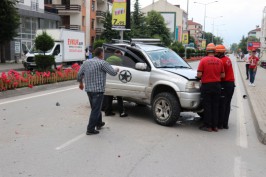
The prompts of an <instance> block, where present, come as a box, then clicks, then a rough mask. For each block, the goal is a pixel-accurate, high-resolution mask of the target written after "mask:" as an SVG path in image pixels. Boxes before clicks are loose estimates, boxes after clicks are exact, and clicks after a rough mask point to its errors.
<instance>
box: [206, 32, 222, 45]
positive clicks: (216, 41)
mask: <svg viewBox="0 0 266 177" xmlns="http://www.w3.org/2000/svg"><path fill="white" fill-rule="evenodd" d="M203 33H204V35H205V39H206V44H209V43H212V37H213V43H214V44H215V45H216V44H223V39H222V38H220V37H215V36H214V35H213V34H212V33H205V32H203Z"/></svg>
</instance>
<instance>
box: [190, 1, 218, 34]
mask: <svg viewBox="0 0 266 177" xmlns="http://www.w3.org/2000/svg"><path fill="white" fill-rule="evenodd" d="M215 2H218V1H212V2H208V3H202V2H194V3H195V4H201V5H204V7H205V8H204V25H203V27H204V29H203V30H204V33H203V39H205V19H206V6H207V5H209V4H212V3H215Z"/></svg>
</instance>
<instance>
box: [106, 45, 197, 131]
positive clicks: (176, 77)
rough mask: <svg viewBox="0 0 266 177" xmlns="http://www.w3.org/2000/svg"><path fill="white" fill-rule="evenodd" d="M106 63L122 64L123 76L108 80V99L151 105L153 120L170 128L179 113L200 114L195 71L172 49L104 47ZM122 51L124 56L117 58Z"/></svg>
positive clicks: (119, 75)
mask: <svg viewBox="0 0 266 177" xmlns="http://www.w3.org/2000/svg"><path fill="white" fill-rule="evenodd" d="M103 48H104V53H105V60H106V59H108V58H109V59H108V61H112V60H117V59H118V60H119V61H120V62H114V63H113V65H119V68H120V72H119V74H118V75H117V76H116V77H113V76H107V81H106V92H105V95H113V96H122V97H124V100H127V101H130V102H135V103H137V104H145V105H151V108H152V113H153V117H154V120H155V121H156V122H157V123H159V124H161V125H166V126H170V125H173V124H175V123H176V121H177V120H178V118H179V117H180V112H183V111H192V112H201V111H202V109H201V104H200V82H199V80H198V79H196V71H195V70H192V68H191V67H190V66H189V65H188V63H186V62H185V61H184V60H183V59H182V58H181V57H179V56H178V55H177V54H176V53H175V52H173V51H172V50H171V49H169V48H165V47H159V46H155V45H145V44H131V45H130V44H104V45H103ZM116 50H120V51H121V52H122V53H123V55H122V56H118V55H116V54H115V51H116Z"/></svg>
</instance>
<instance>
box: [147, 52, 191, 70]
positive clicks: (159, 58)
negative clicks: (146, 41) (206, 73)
mask: <svg viewBox="0 0 266 177" xmlns="http://www.w3.org/2000/svg"><path fill="white" fill-rule="evenodd" d="M147 54H148V56H149V57H150V59H151V61H152V63H153V65H154V66H155V67H156V68H191V67H190V66H189V65H188V64H187V63H186V62H185V61H184V60H183V59H182V58H181V57H180V56H179V55H177V54H176V53H175V52H174V51H172V50H169V49H166V50H156V51H149V52H147Z"/></svg>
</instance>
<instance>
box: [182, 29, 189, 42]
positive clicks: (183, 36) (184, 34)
mask: <svg viewBox="0 0 266 177" xmlns="http://www.w3.org/2000/svg"><path fill="white" fill-rule="evenodd" d="M188 42H189V36H188V31H184V32H183V34H182V43H183V44H188Z"/></svg>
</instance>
